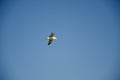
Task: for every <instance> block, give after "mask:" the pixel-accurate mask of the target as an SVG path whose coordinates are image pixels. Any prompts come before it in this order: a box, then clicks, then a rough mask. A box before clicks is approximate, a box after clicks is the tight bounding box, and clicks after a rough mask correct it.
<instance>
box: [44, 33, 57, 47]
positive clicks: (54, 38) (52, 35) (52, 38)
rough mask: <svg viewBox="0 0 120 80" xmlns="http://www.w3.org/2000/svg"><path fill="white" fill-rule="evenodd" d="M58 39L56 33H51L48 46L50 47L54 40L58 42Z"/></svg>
mask: <svg viewBox="0 0 120 80" xmlns="http://www.w3.org/2000/svg"><path fill="white" fill-rule="evenodd" d="M56 39H57V38H56V37H55V33H53V32H51V34H50V35H49V37H47V38H46V40H48V45H50V44H51V43H52V41H53V40H56Z"/></svg>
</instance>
